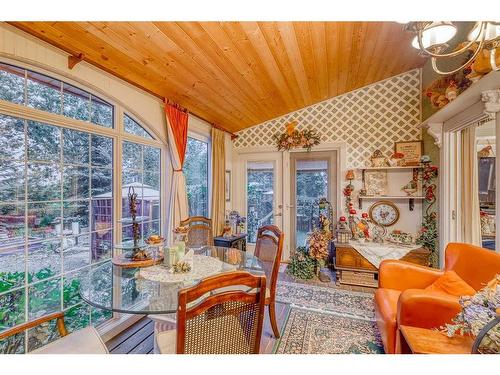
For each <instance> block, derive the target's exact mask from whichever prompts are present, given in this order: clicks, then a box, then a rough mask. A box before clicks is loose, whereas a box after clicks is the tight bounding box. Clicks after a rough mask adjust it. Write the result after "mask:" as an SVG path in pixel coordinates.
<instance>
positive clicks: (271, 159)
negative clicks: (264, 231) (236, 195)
mask: <svg viewBox="0 0 500 375" xmlns="http://www.w3.org/2000/svg"><path fill="white" fill-rule="evenodd" d="M244 159H245V160H244V163H245V185H246V186H245V192H246V194H245V211H246V212H245V213H246V217H247V231H248V238H247V240H248V243H249V245H250V247H252V244H255V242H256V239H257V231H258V229H259V228H260V227H261V226H263V225H269V224H274V225H276V226H278V227H280V228H281V225H282V202H281V197H282V188H281V173H282V167H281V164H282V157H281V153H264V154H251V155H246V156H245V157H244Z"/></svg>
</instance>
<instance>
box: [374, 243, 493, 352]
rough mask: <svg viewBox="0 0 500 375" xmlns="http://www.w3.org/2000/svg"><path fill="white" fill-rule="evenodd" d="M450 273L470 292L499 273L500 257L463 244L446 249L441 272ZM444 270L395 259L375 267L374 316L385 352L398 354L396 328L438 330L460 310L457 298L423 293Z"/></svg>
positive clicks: (441, 294) (428, 291)
mask: <svg viewBox="0 0 500 375" xmlns="http://www.w3.org/2000/svg"><path fill="white" fill-rule="evenodd" d="M444 271H454V272H456V274H457V275H458V276H459V277H460V278H461V279H463V281H465V282H466V283H467V284H468V285H470V286H471V287H472V288H473V289H474V290H476V291H477V290H479V289H481V288H482V287H483V286H485V284H486V283H487V282H488V281H490V280H491V279H493V278H494V277H495V275H496V274H498V273H500V254H498V253H495V252H494V251H491V250H486V249H482V248H480V247H477V246H472V245H469V244H463V243H450V244H448V246H447V247H446V254H445V269H444ZM444 271H441V270H437V269H433V268H429V267H423V266H419V265H415V264H412V263H408V262H403V261H398V260H386V261H383V262H382V263H381V264H380V268H379V288H378V289H377V291H376V292H375V316H376V319H377V325H378V327H379V330H380V334H381V336H382V341H383V343H384V349H385V352H386V353H398V352H399V350H400V348H399V343H398V341H399V339H398V337H399V330H398V327H399V326H400V325H408V326H414V327H422V328H438V327H440V326H442V325H443V324H444V323H449V322H450V321H451V319H452V318H453V317H454V316H455V315H456V314H457V313H458V312H459V311H460V310H461V308H460V305H459V303H458V298H459V297H457V296H454V295H451V294H447V293H445V292H442V291H440V292H436V291H430V290H426V289H425V288H427V287H429V286H430V285H431V284H432V283H434V282H435V281H436V280H437V279H438V278H440V277H441V276H442V275H443V274H444Z"/></svg>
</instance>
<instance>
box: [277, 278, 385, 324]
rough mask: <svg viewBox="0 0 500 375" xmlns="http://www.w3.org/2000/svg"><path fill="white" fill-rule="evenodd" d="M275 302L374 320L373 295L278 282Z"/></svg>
mask: <svg viewBox="0 0 500 375" xmlns="http://www.w3.org/2000/svg"><path fill="white" fill-rule="evenodd" d="M276 301H278V302H283V303H289V304H290V305H292V307H302V308H307V309H315V310H320V312H323V311H324V312H332V313H336V314H339V315H342V316H347V317H355V318H364V319H374V317H375V310H374V305H373V294H370V293H363V292H353V291H349V290H343V289H337V288H331V287H322V286H317V285H308V284H298V283H293V282H287V281H279V282H278V285H277V288H276Z"/></svg>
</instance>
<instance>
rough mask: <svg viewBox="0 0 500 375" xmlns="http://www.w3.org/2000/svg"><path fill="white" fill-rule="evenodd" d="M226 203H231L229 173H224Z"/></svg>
mask: <svg viewBox="0 0 500 375" xmlns="http://www.w3.org/2000/svg"><path fill="white" fill-rule="evenodd" d="M224 185H225V189H226V202H231V171H226V182H225V184H224Z"/></svg>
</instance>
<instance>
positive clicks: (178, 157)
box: [165, 103, 189, 229]
mask: <svg viewBox="0 0 500 375" xmlns="http://www.w3.org/2000/svg"><path fill="white" fill-rule="evenodd" d="M165 115H166V119H167V136H168V146H169V150H170V158H171V160H172V168H173V170H174V173H173V176H172V187H171V191H170V212H169V215H170V220H169V226H170V229H173V228H174V227H176V226H178V225H179V222H180V221H181V220H185V219H187V218H188V216H189V214H188V201H187V193H186V179H185V178H184V173H183V171H182V165H183V163H184V157H185V155H186V144H187V129H188V114H187V112H186V111H184V110H181V109H180V108H178V107H177V106H175V105H172V104H168V103H165Z"/></svg>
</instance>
